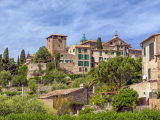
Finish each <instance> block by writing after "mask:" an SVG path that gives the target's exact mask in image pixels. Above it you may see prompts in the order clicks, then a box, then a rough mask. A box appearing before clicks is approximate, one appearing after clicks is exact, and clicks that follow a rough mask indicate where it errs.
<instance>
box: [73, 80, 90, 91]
mask: <svg viewBox="0 0 160 120" xmlns="http://www.w3.org/2000/svg"><path fill="white" fill-rule="evenodd" d="M82 83H83V84H85V87H86V88H87V89H89V81H87V80H85V79H84V78H78V79H75V80H74V81H73V82H72V83H71V88H78V87H79V85H80V84H82Z"/></svg>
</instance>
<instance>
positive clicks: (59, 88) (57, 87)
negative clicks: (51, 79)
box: [51, 83, 68, 91]
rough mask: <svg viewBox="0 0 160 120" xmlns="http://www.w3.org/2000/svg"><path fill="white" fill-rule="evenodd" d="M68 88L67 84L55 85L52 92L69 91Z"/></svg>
mask: <svg viewBox="0 0 160 120" xmlns="http://www.w3.org/2000/svg"><path fill="white" fill-rule="evenodd" d="M67 88H68V86H67V85H66V84H62V83H58V84H53V85H52V87H51V91H53V90H61V89H67Z"/></svg>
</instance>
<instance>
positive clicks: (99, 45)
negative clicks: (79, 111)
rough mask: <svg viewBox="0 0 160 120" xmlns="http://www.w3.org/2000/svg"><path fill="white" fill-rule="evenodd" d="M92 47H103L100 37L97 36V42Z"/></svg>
mask: <svg viewBox="0 0 160 120" xmlns="http://www.w3.org/2000/svg"><path fill="white" fill-rule="evenodd" d="M94 48H95V49H96V48H97V49H103V47H102V42H101V37H98V39H97V42H96V44H95V47H94Z"/></svg>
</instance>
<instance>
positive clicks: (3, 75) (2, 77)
mask: <svg viewBox="0 0 160 120" xmlns="http://www.w3.org/2000/svg"><path fill="white" fill-rule="evenodd" d="M10 80H11V73H10V72H9V71H5V70H3V71H2V72H0V81H1V83H2V86H4V87H5V86H6V85H7V84H8V83H9V81H10Z"/></svg>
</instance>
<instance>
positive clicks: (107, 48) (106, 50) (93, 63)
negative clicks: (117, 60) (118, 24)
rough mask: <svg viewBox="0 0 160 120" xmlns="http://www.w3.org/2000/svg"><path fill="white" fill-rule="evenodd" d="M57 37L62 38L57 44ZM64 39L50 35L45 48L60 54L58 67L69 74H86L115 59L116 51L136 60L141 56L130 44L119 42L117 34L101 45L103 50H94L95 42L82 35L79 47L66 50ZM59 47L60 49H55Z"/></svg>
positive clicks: (58, 35)
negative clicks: (104, 62) (91, 69)
mask: <svg viewBox="0 0 160 120" xmlns="http://www.w3.org/2000/svg"><path fill="white" fill-rule="evenodd" d="M57 37H58V38H59V39H60V38H61V37H63V39H64V40H63V41H61V42H59V39H58V38H57ZM66 37H67V36H65V35H60V34H53V35H51V36H50V37H48V38H47V48H48V50H49V52H51V53H52V54H53V53H54V52H58V51H59V52H60V54H61V55H60V60H59V63H60V67H62V68H64V69H65V70H66V72H68V73H71V74H73V73H76V74H86V73H88V72H89V71H90V68H95V67H97V66H98V65H99V64H100V63H101V62H103V61H107V60H109V59H111V58H113V57H115V56H116V51H117V49H118V50H119V54H120V56H124V57H125V56H130V57H133V58H135V59H136V58H138V57H139V56H141V55H142V53H141V50H137V49H131V48H132V47H131V44H127V43H126V42H124V41H123V40H121V39H120V38H119V37H118V34H117V33H116V34H115V35H114V38H113V39H111V40H109V41H108V42H106V43H103V44H102V46H103V49H94V47H95V44H96V41H94V40H92V39H90V40H87V39H86V37H85V34H84V33H83V37H82V39H81V40H80V43H81V44H80V45H72V46H69V47H67V48H66V46H65V45H66ZM53 38H54V39H53ZM52 41H54V43H53V42H52ZM60 43H61V44H60ZM59 45H60V46H61V48H57V46H59ZM51 46H52V47H51ZM67 50H68V51H67Z"/></svg>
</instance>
